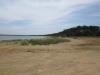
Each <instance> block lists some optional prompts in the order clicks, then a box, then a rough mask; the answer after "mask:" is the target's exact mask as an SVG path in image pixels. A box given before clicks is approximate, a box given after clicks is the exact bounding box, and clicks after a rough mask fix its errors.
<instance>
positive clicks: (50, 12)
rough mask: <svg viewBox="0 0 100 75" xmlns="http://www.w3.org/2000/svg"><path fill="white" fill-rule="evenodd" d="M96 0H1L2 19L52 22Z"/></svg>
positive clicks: (0, 15)
mask: <svg viewBox="0 0 100 75" xmlns="http://www.w3.org/2000/svg"><path fill="white" fill-rule="evenodd" d="M93 1H94V0H84V1H82V0H1V2H2V3H3V4H2V6H1V7H0V19H3V20H8V21H14V20H32V23H33V25H44V24H50V23H52V22H54V21H56V20H57V19H59V18H61V17H63V16H65V15H66V16H67V15H70V13H71V12H72V11H74V10H77V8H76V9H75V8H74V7H75V6H79V5H80V6H85V5H86V4H89V3H91V2H93Z"/></svg>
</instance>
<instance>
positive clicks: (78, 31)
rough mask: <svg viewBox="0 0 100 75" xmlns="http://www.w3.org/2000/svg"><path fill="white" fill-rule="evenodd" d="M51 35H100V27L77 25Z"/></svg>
mask: <svg viewBox="0 0 100 75" xmlns="http://www.w3.org/2000/svg"><path fill="white" fill-rule="evenodd" d="M51 35H52V36H100V27H99V26H77V27H73V28H70V29H66V30H64V31H62V32H59V33H55V34H51Z"/></svg>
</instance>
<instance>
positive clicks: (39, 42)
mask: <svg viewBox="0 0 100 75" xmlns="http://www.w3.org/2000/svg"><path fill="white" fill-rule="evenodd" d="M66 41H67V42H69V41H70V40H68V39H64V38H58V37H50V38H44V39H29V40H27V39H25V40H8V41H2V43H3V42H5V43H8V44H20V45H49V44H57V43H61V42H66Z"/></svg>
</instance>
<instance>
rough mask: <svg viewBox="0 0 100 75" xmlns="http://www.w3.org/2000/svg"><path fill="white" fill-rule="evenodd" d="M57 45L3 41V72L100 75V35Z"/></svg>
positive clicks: (0, 73)
mask: <svg viewBox="0 0 100 75" xmlns="http://www.w3.org/2000/svg"><path fill="white" fill-rule="evenodd" d="M66 39H69V40H70V42H64V43H59V44H53V45H41V46H39V45H36V46H32V45H30V46H20V45H17V44H9V43H0V75H100V38H95V37H94V38H91V37H90V38H66Z"/></svg>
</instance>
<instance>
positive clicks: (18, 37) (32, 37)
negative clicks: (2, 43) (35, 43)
mask: <svg viewBox="0 0 100 75" xmlns="http://www.w3.org/2000/svg"><path fill="white" fill-rule="evenodd" d="M42 38H47V36H0V40H17V39H42Z"/></svg>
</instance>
